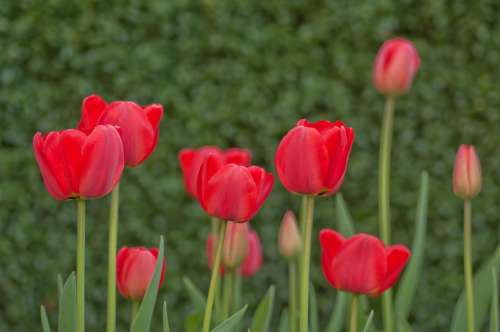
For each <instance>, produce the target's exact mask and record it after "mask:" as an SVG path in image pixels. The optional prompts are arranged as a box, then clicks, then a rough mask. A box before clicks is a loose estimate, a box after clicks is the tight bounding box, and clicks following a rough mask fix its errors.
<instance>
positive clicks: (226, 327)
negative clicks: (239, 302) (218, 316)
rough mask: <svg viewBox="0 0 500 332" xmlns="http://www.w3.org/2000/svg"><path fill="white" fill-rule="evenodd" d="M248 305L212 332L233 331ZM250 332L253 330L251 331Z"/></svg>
mask: <svg viewBox="0 0 500 332" xmlns="http://www.w3.org/2000/svg"><path fill="white" fill-rule="evenodd" d="M271 287H272V286H271ZM247 307H248V305H245V306H244V307H243V308H241V309H240V310H239V311H238V312H236V313H235V314H233V315H232V316H231V317H229V318H228V319H226V320H225V321H223V322H222V323H220V324H219V325H217V326H216V327H215V328H214V329H213V330H212V332H230V331H234V330H235V329H236V327H238V325H239V324H240V321H241V320H242V319H243V317H244V315H245V311H246V310H247ZM251 331H252V332H253V331H254V330H251Z"/></svg>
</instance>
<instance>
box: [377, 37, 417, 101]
mask: <svg viewBox="0 0 500 332" xmlns="http://www.w3.org/2000/svg"><path fill="white" fill-rule="evenodd" d="M419 66H420V58H419V56H418V53H417V49H416V48H415V46H413V44H412V43H411V42H410V41H408V40H406V39H404V38H394V39H391V40H388V41H386V42H385V43H384V44H383V45H382V47H381V48H380V50H379V51H378V54H377V57H376V58H375V63H374V65H373V84H374V85H375V87H376V88H377V90H379V91H380V92H381V93H383V94H385V95H393V96H396V95H401V94H403V93H405V92H406V91H408V89H409V88H410V86H411V83H412V81H413V77H414V76H415V74H416V73H417V71H418V68H419Z"/></svg>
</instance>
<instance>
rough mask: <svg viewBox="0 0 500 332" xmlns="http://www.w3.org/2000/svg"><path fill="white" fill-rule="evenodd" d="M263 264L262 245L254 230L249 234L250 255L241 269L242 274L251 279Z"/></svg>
mask: <svg viewBox="0 0 500 332" xmlns="http://www.w3.org/2000/svg"><path fill="white" fill-rule="evenodd" d="M262 262H263V257H262V244H261V243H260V239H259V235H257V232H255V231H254V230H253V229H251V230H250V232H249V233H248V254H247V257H246V258H245V260H244V261H243V264H242V265H241V268H240V274H241V275H242V276H244V277H251V276H253V275H254V274H256V273H257V272H258V271H259V270H260V268H261V266H262Z"/></svg>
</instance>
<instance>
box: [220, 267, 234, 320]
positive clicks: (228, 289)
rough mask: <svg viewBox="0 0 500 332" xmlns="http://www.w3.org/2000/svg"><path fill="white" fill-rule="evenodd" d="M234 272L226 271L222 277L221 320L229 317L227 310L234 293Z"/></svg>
mask: <svg viewBox="0 0 500 332" xmlns="http://www.w3.org/2000/svg"><path fill="white" fill-rule="evenodd" d="M234 276H235V272H234V270H226V274H225V275H224V279H223V280H224V293H223V295H222V320H225V319H226V318H228V317H229V309H230V307H231V300H232V298H233V296H232V295H233V291H234Z"/></svg>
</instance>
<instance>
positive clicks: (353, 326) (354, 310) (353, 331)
mask: <svg viewBox="0 0 500 332" xmlns="http://www.w3.org/2000/svg"><path fill="white" fill-rule="evenodd" d="M357 331H358V295H357V294H353V295H352V302H351V323H350V324H349V332H357Z"/></svg>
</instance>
